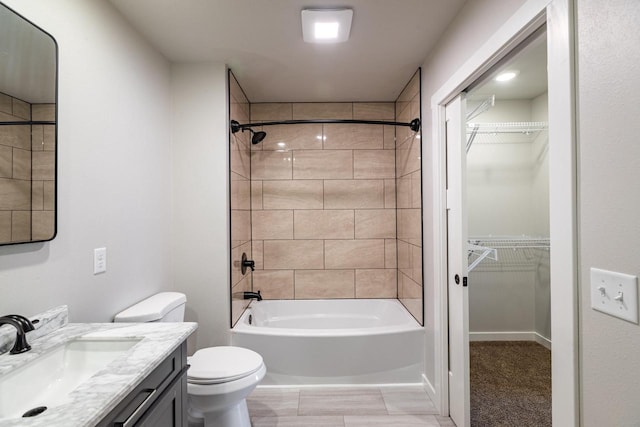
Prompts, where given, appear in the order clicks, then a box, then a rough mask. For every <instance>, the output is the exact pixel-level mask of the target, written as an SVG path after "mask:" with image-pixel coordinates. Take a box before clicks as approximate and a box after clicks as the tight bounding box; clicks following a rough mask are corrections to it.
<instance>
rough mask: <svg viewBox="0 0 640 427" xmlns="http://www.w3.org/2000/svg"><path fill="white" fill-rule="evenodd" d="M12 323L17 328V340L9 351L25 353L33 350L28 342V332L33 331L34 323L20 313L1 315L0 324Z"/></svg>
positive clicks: (11, 352)
mask: <svg viewBox="0 0 640 427" xmlns="http://www.w3.org/2000/svg"><path fill="white" fill-rule="evenodd" d="M2 325H11V326H13V327H14V328H16V331H17V334H16V342H15V344H14V345H13V348H12V349H11V350H10V351H9V353H10V354H19V353H24V352H25V351H29V350H31V346H30V345H29V343H27V335H26V334H27V332H30V331H33V330H34V329H35V328H34V327H33V323H31V321H30V320H29V319H27V318H26V317H24V316H20V315H19V314H9V315H7V316H2V317H0V326H2Z"/></svg>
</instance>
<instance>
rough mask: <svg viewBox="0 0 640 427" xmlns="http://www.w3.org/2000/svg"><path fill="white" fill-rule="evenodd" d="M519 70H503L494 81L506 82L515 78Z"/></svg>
mask: <svg viewBox="0 0 640 427" xmlns="http://www.w3.org/2000/svg"><path fill="white" fill-rule="evenodd" d="M518 73H519V71H517V70H512V71H505V72H503V73H500V74H498V75H497V76H496V81H497V82H508V81H509V80H511V79H513V78H515V77H516V76H517V75H518Z"/></svg>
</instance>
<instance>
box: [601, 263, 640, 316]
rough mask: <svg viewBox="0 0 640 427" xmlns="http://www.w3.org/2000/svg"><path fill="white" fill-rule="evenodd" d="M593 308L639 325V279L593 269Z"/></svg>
mask: <svg viewBox="0 0 640 427" xmlns="http://www.w3.org/2000/svg"><path fill="white" fill-rule="evenodd" d="M591 308H593V309H594V310H598V311H601V312H603V313H607V314H610V315H612V316H615V317H619V318H620V319H623V320H626V321H628V322H632V323H636V324H637V323H638V277H637V276H631V275H629V274H623V273H617V272H615V271H607V270H601V269H599V268H593V267H592V268H591Z"/></svg>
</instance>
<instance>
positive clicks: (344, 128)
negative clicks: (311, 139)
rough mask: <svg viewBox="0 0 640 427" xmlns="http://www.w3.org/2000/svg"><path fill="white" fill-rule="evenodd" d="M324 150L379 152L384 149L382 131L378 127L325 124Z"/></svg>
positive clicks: (381, 128)
mask: <svg viewBox="0 0 640 427" xmlns="http://www.w3.org/2000/svg"><path fill="white" fill-rule="evenodd" d="M323 137H324V149H325V150H327V149H333V150H380V149H382V148H383V147H384V129H383V127H382V126H380V125H361V124H326V125H324V134H323Z"/></svg>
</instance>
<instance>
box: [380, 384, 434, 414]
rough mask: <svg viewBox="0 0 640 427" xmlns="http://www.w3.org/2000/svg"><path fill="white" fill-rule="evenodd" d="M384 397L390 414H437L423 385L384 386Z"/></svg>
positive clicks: (382, 389)
mask: <svg viewBox="0 0 640 427" xmlns="http://www.w3.org/2000/svg"><path fill="white" fill-rule="evenodd" d="M381 391H382V398H383V399H384V403H385V405H386V406H387V411H388V412H389V414H395V415H403V414H404V415H409V414H412V415H416V414H437V413H438V410H437V409H436V407H435V405H434V404H433V402H431V399H429V396H427V393H426V392H425V391H424V390H423V389H422V387H420V386H418V387H397V388H396V387H383V388H381Z"/></svg>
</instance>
